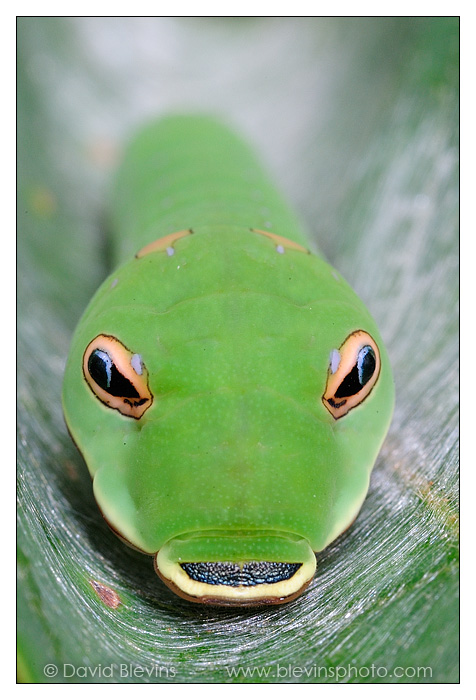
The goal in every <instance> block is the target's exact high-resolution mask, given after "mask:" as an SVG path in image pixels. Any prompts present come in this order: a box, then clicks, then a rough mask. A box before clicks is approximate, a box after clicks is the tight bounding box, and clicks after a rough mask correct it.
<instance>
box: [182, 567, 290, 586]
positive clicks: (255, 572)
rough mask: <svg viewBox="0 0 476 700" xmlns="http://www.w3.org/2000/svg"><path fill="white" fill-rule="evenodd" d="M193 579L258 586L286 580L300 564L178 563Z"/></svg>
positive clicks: (226, 584) (217, 583)
mask: <svg viewBox="0 0 476 700" xmlns="http://www.w3.org/2000/svg"><path fill="white" fill-rule="evenodd" d="M180 566H181V567H182V569H183V570H184V571H185V572H186V573H187V574H188V576H189V577H190V578H191V579H193V580H194V581H199V582H200V583H208V584H211V585H214V586H220V585H222V586H232V587H237V586H258V585H260V584H262V583H279V582H280V581H287V580H288V579H290V578H291V577H292V576H294V574H295V573H296V571H297V570H298V569H299V568H300V567H301V566H302V564H287V563H284V562H274V561H250V562H246V563H244V564H234V563H233V562H229V561H225V562H196V563H186V564H180Z"/></svg>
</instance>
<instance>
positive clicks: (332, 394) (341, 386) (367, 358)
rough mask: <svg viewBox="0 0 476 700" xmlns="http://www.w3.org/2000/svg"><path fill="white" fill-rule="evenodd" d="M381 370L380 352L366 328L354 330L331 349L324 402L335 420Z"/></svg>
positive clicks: (362, 395)
mask: <svg viewBox="0 0 476 700" xmlns="http://www.w3.org/2000/svg"><path fill="white" fill-rule="evenodd" d="M379 373H380V352H379V349H378V346H377V344H376V342H375V341H374V339H373V338H372V337H371V336H370V335H369V334H368V333H366V332H365V331H361V330H358V331H354V332H353V333H351V334H350V335H349V336H348V337H347V338H346V339H345V341H344V342H343V344H342V345H341V346H340V348H339V349H338V350H336V349H333V350H332V351H331V357H330V362H329V373H328V378H327V384H326V390H325V392H324V395H323V397H322V401H323V403H324V406H325V407H326V408H327V410H328V411H329V413H330V414H331V415H332V416H333V417H334V418H335V419H336V420H337V419H338V418H342V417H343V416H345V415H347V413H348V412H349V411H350V410H351V409H352V408H355V407H356V406H358V405H359V404H361V403H362V402H363V401H364V399H366V398H367V396H368V395H369V394H370V392H371V391H372V389H373V387H374V385H375V382H376V381H377V379H378V376H379Z"/></svg>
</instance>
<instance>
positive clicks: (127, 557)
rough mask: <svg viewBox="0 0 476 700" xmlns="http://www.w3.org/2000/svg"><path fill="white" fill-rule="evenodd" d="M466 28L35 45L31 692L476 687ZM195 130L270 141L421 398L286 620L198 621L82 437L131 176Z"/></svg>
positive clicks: (27, 185)
mask: <svg viewBox="0 0 476 700" xmlns="http://www.w3.org/2000/svg"><path fill="white" fill-rule="evenodd" d="M458 29H459V27H458V20H457V19H456V18H431V17H423V18H405V17H402V18H316V19H312V18H232V19H226V18H155V19H154V18H121V17H113V18H111V17H94V18H87V17H83V18H76V19H67V18H20V19H19V20H18V48H19V52H18V55H19V62H18V167H19V176H20V177H19V189H18V231H19V235H18V265H19V289H18V304H19V306H18V308H19V318H18V358H19V362H18V368H19V378H18V382H19V383H18V408H19V419H18V429H19V437H18V461H19V465H18V547H19V558H18V581H19V593H18V610H19V619H18V648H19V666H18V670H19V676H20V680H22V681H23V682H46V683H48V682H61V681H66V682H75V683H78V682H105V683H109V682H120V683H131V682H147V683H148V682H200V683H202V682H208V683H229V682H230V683H232V682H254V683H256V682H284V683H288V682H311V683H316V682H328V683H334V682H336V681H338V682H343V683H362V682H372V683H379V682H391V683H399V682H411V683H424V682H432V683H435V682H436V683H450V682H453V683H454V682H457V680H458V285H457V279H458ZM188 109H189V110H191V111H192V110H193V111H196V110H197V109H199V110H202V111H207V112H212V113H214V114H217V115H218V116H220V115H222V116H224V117H225V118H227V119H228V120H231V121H232V122H233V123H235V125H236V127H237V128H238V129H239V130H241V132H242V133H244V134H245V136H247V137H248V139H249V140H251V141H253V142H254V144H255V146H256V148H257V150H258V151H259V152H261V154H262V157H263V159H264V161H265V162H267V163H268V166H269V169H270V170H271V172H272V173H274V175H275V177H276V179H277V180H278V182H279V184H280V186H281V188H282V189H283V190H284V191H285V192H286V193H287V196H288V198H289V199H290V200H291V202H293V203H294V205H295V208H296V209H297V210H298V211H299V212H300V214H301V215H302V217H303V219H304V220H305V221H306V222H307V224H308V226H309V228H310V229H311V231H312V232H313V234H314V235H315V237H316V241H318V242H319V246H320V248H321V250H323V252H324V253H325V254H326V255H327V257H328V258H329V260H330V262H332V264H334V265H335V266H336V267H337V268H338V269H339V270H340V271H341V272H342V273H343V274H344V276H345V277H346V278H347V279H348V281H349V282H350V283H351V284H352V285H353V286H354V288H355V289H356V291H357V292H358V293H359V294H360V295H361V296H362V298H363V300H364V301H365V303H366V304H367V306H368V307H369V309H370V310H371V311H372V313H373V315H374V316H375V318H376V320H377V322H378V323H379V325H380V328H381V331H382V335H383V337H384V339H385V341H386V344H387V347H388V349H389V352H390V356H391V360H392V364H393V368H394V373H395V380H396V387H397V406H396V412H395V418H394V421H393V424H392V427H391V430H390V434H389V436H388V439H387V441H386V443H385V446H384V448H383V451H382V453H381V455H380V458H379V460H378V463H377V466H376V469H375V471H374V474H373V477H372V482H371V488H370V492H369V496H368V498H367V500H366V502H365V504H364V507H363V510H362V512H361V514H360V516H359V518H358V519H357V521H356V523H355V524H354V526H353V527H352V528H351V529H350V530H349V531H348V532H347V533H346V534H345V535H343V536H342V537H340V538H339V540H337V541H336V542H335V543H334V544H333V545H331V546H330V547H329V548H328V549H327V550H326V551H325V552H323V553H321V554H319V555H318V571H317V574H316V577H315V579H314V581H313V583H312V585H311V586H310V588H309V590H308V591H307V592H306V593H305V594H304V595H303V596H302V597H301V598H300V599H298V600H296V601H294V602H293V603H290V604H288V605H286V606H283V607H272V608H269V609H267V608H265V609H259V610H251V611H250V610H248V611H242V610H241V611H240V610H238V611H233V610H216V609H213V608H207V607H198V606H194V605H193V604H191V603H187V602H186V601H183V600H181V599H179V598H177V597H175V596H174V595H173V594H172V593H171V592H170V591H169V590H168V589H166V588H165V587H164V585H163V584H162V583H161V581H160V580H159V579H158V577H157V576H156V575H155V573H154V571H153V566H152V561H151V560H150V559H149V558H148V557H145V556H143V555H141V554H139V553H137V552H134V551H132V550H129V549H128V548H127V547H125V545H123V544H122V543H121V542H120V541H119V540H118V539H117V538H116V537H115V536H114V534H112V533H111V532H110V531H109V530H108V528H107V526H106V524H105V523H104V521H103V520H102V518H101V515H100V514H99V511H98V509H97V507H96V505H95V503H94V499H93V496H92V490H91V483H90V479H89V476H88V474H87V470H86V467H85V465H84V464H83V462H82V460H81V458H80V456H79V454H78V453H77V452H76V450H75V448H74V445H73V444H72V442H71V440H70V439H69V436H68V434H67V431H66V428H65V425H64V422H63V419H62V413H61V403H60V394H61V382H62V374H63V369H64V362H65V358H66V354H67V351H68V344H69V340H70V338H71V334H72V331H73V329H74V326H75V324H76V322H77V320H78V319H79V316H80V315H81V312H82V310H83V309H84V307H85V305H86V303H87V302H88V300H89V298H90V297H91V295H92V294H93V292H94V291H95V289H96V287H97V286H98V285H99V283H100V282H101V281H102V279H103V277H104V276H105V274H106V272H107V269H108V268H107V240H105V238H104V218H105V216H106V215H107V212H106V211H105V210H104V207H105V202H106V201H107V186H108V180H109V176H110V173H111V170H112V167H113V162H114V160H115V154H116V151H117V149H118V147H119V146H120V144H121V143H122V141H123V138H124V137H125V135H126V134H128V133H129V132H130V130H132V129H133V128H134V127H135V126H137V125H140V124H141V123H142V121H143V120H145V119H146V118H148V117H150V116H152V115H160V114H165V113H167V112H169V111H171V110H172V111H173V110H180V111H184V110H188ZM48 664H50V665H51V664H53V665H54V666H48ZM423 667H424V668H425V669H426V671H423V670H421V669H422V668H423ZM55 668H56V672H55ZM419 669H420V670H419ZM399 674H400V675H399Z"/></svg>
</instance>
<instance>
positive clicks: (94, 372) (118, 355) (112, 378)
mask: <svg viewBox="0 0 476 700" xmlns="http://www.w3.org/2000/svg"><path fill="white" fill-rule="evenodd" d="M83 374H84V378H85V379H86V381H87V383H88V385H89V388H90V389H91V391H92V392H93V393H94V394H96V396H97V398H98V399H99V400H100V401H102V403H104V404H106V406H109V408H113V409H115V410H117V411H119V412H120V413H122V414H123V415H124V416H129V417H131V418H136V419H139V418H140V417H141V416H143V415H144V413H145V412H146V411H147V409H148V408H149V407H150V405H151V404H152V399H153V397H152V394H151V392H150V389H149V386H148V375H147V370H146V368H145V366H144V363H143V362H142V358H141V356H140V355H139V354H138V353H133V352H131V351H130V350H128V349H127V348H126V347H125V345H123V344H122V343H121V342H120V341H119V340H118V339H117V338H114V337H113V336H111V335H98V336H97V337H96V338H94V340H92V341H91V342H90V343H89V345H88V347H87V348H86V350H85V352H84V356H83Z"/></svg>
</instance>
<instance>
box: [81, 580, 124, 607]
mask: <svg viewBox="0 0 476 700" xmlns="http://www.w3.org/2000/svg"><path fill="white" fill-rule="evenodd" d="M89 583H90V584H91V586H92V587H93V588H94V590H95V591H96V593H97V594H98V596H99V598H100V599H101V600H102V602H103V603H104V605H106V606H107V607H108V608H112V609H113V610H115V609H116V608H118V607H119V606H120V604H121V599H120V598H119V595H118V594H117V593H116V591H114V590H113V589H112V588H109V586H105V585H104V584H103V583H99V582H98V581H90V582H89Z"/></svg>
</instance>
